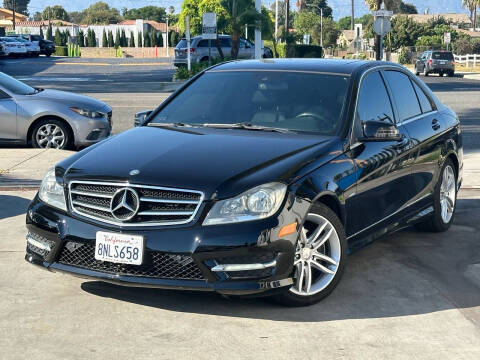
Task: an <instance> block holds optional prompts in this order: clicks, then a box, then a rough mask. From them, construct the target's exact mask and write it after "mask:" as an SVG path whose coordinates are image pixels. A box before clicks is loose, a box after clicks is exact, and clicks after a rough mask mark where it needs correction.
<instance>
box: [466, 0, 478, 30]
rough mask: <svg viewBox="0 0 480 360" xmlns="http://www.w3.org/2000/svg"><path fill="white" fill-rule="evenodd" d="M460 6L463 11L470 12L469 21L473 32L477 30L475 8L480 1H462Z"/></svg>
mask: <svg viewBox="0 0 480 360" xmlns="http://www.w3.org/2000/svg"><path fill="white" fill-rule="evenodd" d="M462 5H463V7H464V8H465V9H468V11H470V19H471V20H472V23H473V30H476V28H477V6H479V5H480V0H462Z"/></svg>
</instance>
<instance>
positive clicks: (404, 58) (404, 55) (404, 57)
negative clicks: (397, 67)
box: [398, 48, 412, 65]
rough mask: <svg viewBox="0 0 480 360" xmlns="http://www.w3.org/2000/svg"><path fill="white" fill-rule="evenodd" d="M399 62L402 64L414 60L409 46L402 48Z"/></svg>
mask: <svg viewBox="0 0 480 360" xmlns="http://www.w3.org/2000/svg"><path fill="white" fill-rule="evenodd" d="M398 62H399V63H400V64H402V65H405V64H410V63H411V62H412V57H411V54H410V52H409V51H408V49H407V48H402V49H401V50H400V53H399V54H398Z"/></svg>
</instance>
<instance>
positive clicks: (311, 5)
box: [305, 4, 323, 48]
mask: <svg viewBox="0 0 480 360" xmlns="http://www.w3.org/2000/svg"><path fill="white" fill-rule="evenodd" d="M305 5H307V6H310V7H314V8H317V9H318V10H320V46H321V47H322V48H323V8H321V7H320V6H318V5H315V4H305Z"/></svg>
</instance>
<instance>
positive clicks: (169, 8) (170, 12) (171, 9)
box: [168, 5, 175, 15]
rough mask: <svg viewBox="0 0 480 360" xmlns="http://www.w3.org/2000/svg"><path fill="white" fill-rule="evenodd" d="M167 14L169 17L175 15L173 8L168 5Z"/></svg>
mask: <svg viewBox="0 0 480 360" xmlns="http://www.w3.org/2000/svg"><path fill="white" fill-rule="evenodd" d="M168 13H169V14H170V15H173V14H175V8H174V7H173V6H172V5H170V6H169V7H168Z"/></svg>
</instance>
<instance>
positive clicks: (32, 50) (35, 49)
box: [8, 36, 40, 57]
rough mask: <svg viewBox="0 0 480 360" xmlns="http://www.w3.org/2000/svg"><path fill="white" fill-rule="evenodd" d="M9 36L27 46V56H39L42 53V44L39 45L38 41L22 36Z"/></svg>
mask: <svg viewBox="0 0 480 360" xmlns="http://www.w3.org/2000/svg"><path fill="white" fill-rule="evenodd" d="M8 37H9V38H11V39H13V40H14V41H17V42H20V43H22V44H23V45H25V47H26V48H27V56H35V57H37V56H39V55H40V45H38V41H37V42H34V41H29V40H27V39H25V38H23V37H21V36H8Z"/></svg>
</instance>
